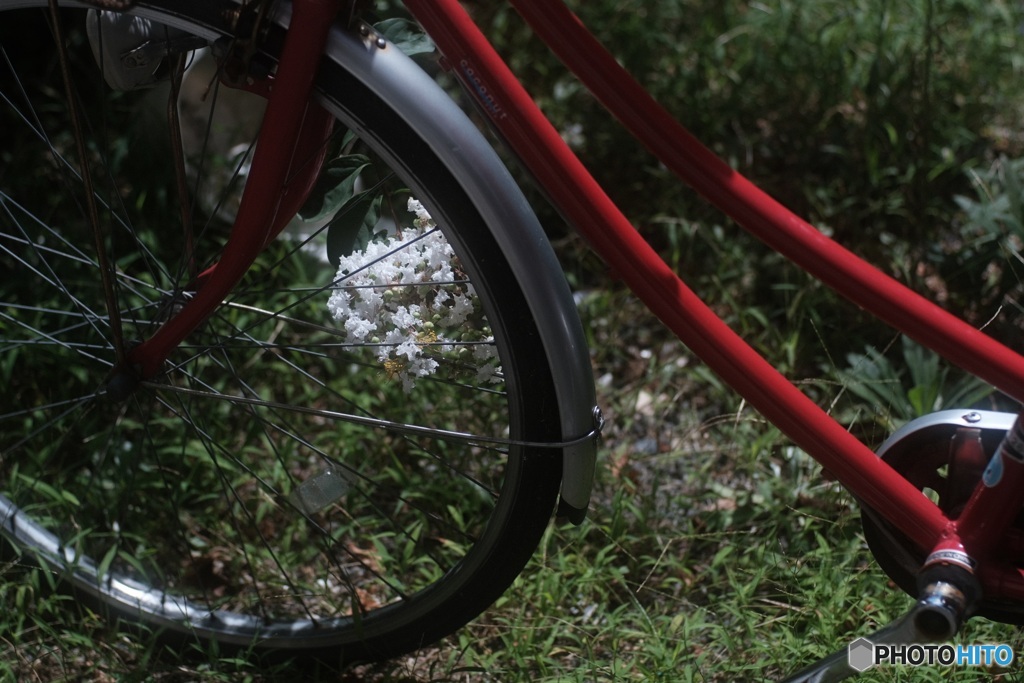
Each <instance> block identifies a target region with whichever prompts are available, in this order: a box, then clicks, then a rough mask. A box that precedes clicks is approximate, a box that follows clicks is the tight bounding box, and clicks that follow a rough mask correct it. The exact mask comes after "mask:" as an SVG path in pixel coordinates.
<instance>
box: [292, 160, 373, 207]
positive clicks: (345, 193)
mask: <svg viewBox="0 0 1024 683" xmlns="http://www.w3.org/2000/svg"><path fill="white" fill-rule="evenodd" d="M369 165H370V160H369V159H368V158H367V157H365V156H363V155H362V154H348V155H346V156H343V157H338V158H337V159H332V160H331V161H329V162H328V163H327V164H325V165H324V168H323V169H322V170H321V171H320V177H319V178H317V181H316V185H315V186H314V187H313V191H312V192H310V195H309V198H308V199H307V200H306V203H305V204H304V205H303V206H302V209H301V210H300V211H299V216H301V217H302V219H303V220H307V221H316V220H321V219H323V218H326V217H327V216H331V215H333V214H335V213H336V212H337V211H338V210H339V209H340V208H341V207H342V206H344V205H345V204H346V203H347V202H349V201H350V200H351V199H352V196H353V195H354V194H355V185H356V181H357V180H358V179H359V175H360V174H361V173H362V172H363V171H364V170H365V169H366V167H367V166H369Z"/></svg>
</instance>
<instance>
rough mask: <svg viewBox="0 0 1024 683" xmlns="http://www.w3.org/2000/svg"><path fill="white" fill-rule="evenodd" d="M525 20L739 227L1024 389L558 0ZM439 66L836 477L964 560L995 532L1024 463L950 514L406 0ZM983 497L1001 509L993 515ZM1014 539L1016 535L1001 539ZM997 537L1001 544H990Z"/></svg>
mask: <svg viewBox="0 0 1024 683" xmlns="http://www.w3.org/2000/svg"><path fill="white" fill-rule="evenodd" d="M511 4H512V5H514V6H515V7H516V9H517V10H518V11H519V12H520V14H521V15H522V16H523V18H524V19H525V20H526V21H527V23H528V24H529V25H530V27H531V28H532V29H533V30H534V32H535V33H536V34H537V35H538V36H539V37H540V38H541V39H542V40H543V41H544V42H545V43H546V44H547V45H548V46H549V47H550V48H551V49H552V50H553V51H554V52H555V53H556V55H557V56H558V57H559V59H560V60H561V61H562V62H563V63H564V64H565V65H566V66H567V67H568V68H569V69H570V70H571V71H573V72H574V73H575V74H576V75H577V76H578V77H579V79H580V80H581V81H582V82H583V84H584V85H585V86H586V87H587V88H588V89H589V90H590V91H591V92H592V93H594V94H595V95H596V96H597V97H598V99H600V100H601V102H602V103H603V104H604V105H605V106H606V108H608V109H609V111H611V113H612V114H614V115H615V116H616V117H617V118H618V119H619V120H620V121H621V122H622V123H623V125H624V126H625V127H626V128H627V129H628V130H629V131H630V132H631V133H633V134H634V135H635V136H636V137H637V138H638V139H639V140H640V141H641V142H642V143H644V145H645V146H646V147H647V148H648V149H649V150H650V151H651V152H653V153H654V154H655V156H657V158H658V159H659V160H660V161H662V162H663V163H664V164H665V165H666V166H667V167H669V168H670V169H672V170H673V171H674V172H675V173H676V174H677V175H679V176H680V178H682V179H683V180H684V181H685V182H686V183H687V184H689V185H690V186H692V187H693V188H694V189H696V190H697V191H698V192H700V193H701V194H702V195H703V196H704V197H705V198H706V199H708V200H709V201H710V202H711V203H713V204H714V205H715V206H717V207H718V208H719V209H721V210H722V211H724V212H725V213H726V214H728V215H729V216H731V217H732V218H733V219H735V220H736V222H737V223H739V224H740V225H741V226H743V227H744V228H745V229H747V230H748V231H749V232H751V233H752V234H753V235H755V236H756V237H758V238H759V239H761V240H762V241H764V242H765V243H766V244H768V245H769V246H770V247H772V248H773V249H775V250H776V251H778V252H779V253H781V254H783V255H784V256H786V257H787V258H789V259H790V260H792V261H793V262H794V263H796V264H797V265H799V266H800V267H802V268H803V269H804V270H806V271H807V272H808V273H809V274H811V275H813V276H814V277H816V278H817V279H819V280H821V281H822V282H824V283H825V284H827V285H829V286H830V287H832V288H833V289H835V290H836V291H837V292H839V293H840V294H842V295H843V296H845V297H846V298H848V299H849V300H851V301H853V302H854V303H856V304H857V305H859V306H861V307H862V308H864V309H866V310H867V311H869V312H870V313H872V314H874V315H876V316H877V317H878V318H880V319H881V320H883V321H885V322H886V323H888V324H890V325H891V326H893V327H895V328H896V329H899V330H901V331H902V332H904V333H906V334H907V335H909V336H910V337H912V338H914V339H916V340H917V341H918V342H920V343H922V344H924V345H925V346H927V347H929V348H931V349H933V350H934V351H936V352H937V353H939V354H940V355H942V356H944V357H946V358H948V359H949V360H951V361H952V362H954V363H955V364H957V365H959V366H961V367H963V368H964V369H966V370H968V371H969V372H972V373H973V374H975V375H977V376H978V377H980V378H982V379H984V380H985V381H987V382H989V383H991V384H993V385H994V386H996V387H998V388H999V389H1001V390H1002V391H1004V392H1005V393H1007V394H1008V395H1010V396H1012V397H1013V398H1015V399H1017V400H1021V401H1024V357H1021V356H1019V355H1018V354H1016V353H1014V352H1013V351H1011V350H1010V349H1007V348H1006V347H1005V346H1003V345H1001V344H999V343H997V342H995V341H994V340H992V339H991V338H989V337H987V336H986V335H984V334H983V333H981V332H979V331H978V330H975V329H974V328H972V327H970V326H969V325H967V324H966V323H964V322H963V321H961V320H959V319H958V318H955V317H954V316H952V315H950V314H949V313H947V312H946V311H944V310H942V309H941V308H939V307H938V306H936V305H934V304H932V303H931V302H929V301H927V300H926V299H924V298H923V297H921V296H919V295H917V294H916V293H914V292H912V291H911V290H909V289H908V288H906V287H905V286H903V285H902V284H900V283H898V282H896V281H895V280H893V279H891V278H889V277H888V276H886V275H885V274H883V273H881V272H880V271H878V270H877V269H875V268H873V267H872V266H870V265H869V264H867V263H865V262H864V261H862V260H861V259H859V258H858V257H857V256H855V255H853V254H852V253H850V252H848V251H847V250H846V249H844V248H843V247H841V246H840V245H838V244H837V243H835V242H833V241H832V240H830V239H828V238H827V237H825V236H824V235H822V234H821V233H820V232H819V231H818V230H816V229H815V228H814V227H813V226H811V225H809V224H808V223H807V222H806V221H804V220H802V219H800V218H799V217H798V216H796V215H795V214H793V213H792V212H790V211H789V210H787V209H786V208H785V207H783V206H782V205H780V204H779V203H778V202H776V201H775V200H773V199H772V198H771V197H769V196H767V195H766V194H765V193H763V192H762V191H761V190H759V189H758V188H757V187H755V186H754V185H753V184H752V183H751V182H750V181H748V180H747V179H745V178H744V177H742V176H741V175H740V174H739V173H737V172H735V171H734V170H733V169H731V168H730V167H729V166H728V165H727V164H726V163H725V162H723V161H722V160H721V159H719V158H718V157H716V156H715V155H714V154H713V153H712V152H711V151H710V150H708V149H707V148H706V147H704V146H703V145H701V144H700V143H699V142H698V141H697V140H696V138H694V137H693V135H691V134H690V133H689V132H688V131H687V130H686V129H685V128H684V127H683V126H682V125H681V124H679V123H678V122H677V121H676V120H675V119H674V118H673V117H672V116H671V115H669V114H668V113H667V112H666V111H665V110H664V109H663V108H662V107H660V106H659V105H658V104H657V103H656V102H655V101H654V100H653V99H652V98H651V96H650V95H649V94H648V93H647V92H646V91H645V90H644V89H643V87H642V86H640V85H639V84H638V83H637V82H636V81H635V80H634V79H633V78H632V77H631V76H630V75H629V74H628V73H627V72H626V71H625V70H624V69H622V67H620V66H619V65H618V63H617V62H616V61H615V59H614V58H613V57H612V56H611V55H610V54H609V53H608V52H607V50H605V49H604V47H603V46H602V45H601V44H600V43H599V42H598V41H597V40H596V39H595V38H594V37H593V36H592V35H591V34H590V33H589V32H588V31H587V29H586V28H585V27H584V26H583V25H582V23H581V22H580V21H579V19H577V18H576V17H575V16H574V15H573V14H572V12H570V11H569V9H568V8H567V7H566V6H565V5H564V4H563V3H561V2H553V1H552V2H526V1H525V0H511ZM406 6H407V7H408V8H409V10H410V11H411V12H412V14H413V15H414V16H415V18H416V19H417V20H418V21H419V22H420V23H421V24H422V25H423V26H424V28H425V29H426V31H427V33H428V34H429V35H430V36H431V37H432V38H433V39H434V41H435V42H436V43H437V45H438V47H439V49H440V50H441V53H442V54H443V55H444V57H445V59H446V60H447V62H448V65H449V67H450V68H451V69H452V70H453V71H454V72H455V73H456V74H457V75H458V77H459V78H460V79H461V80H462V81H463V82H464V83H465V85H466V86H467V87H468V89H469V90H470V91H471V92H474V93H475V94H476V96H477V98H478V100H479V101H480V103H481V104H482V105H483V107H484V109H485V110H486V111H487V112H488V113H489V115H490V117H491V120H492V122H493V123H494V125H495V126H496V127H497V128H498V129H499V130H500V131H501V133H502V134H503V135H504V137H505V138H506V140H507V142H508V143H509V145H510V146H511V147H512V149H513V150H514V151H515V152H516V153H517V154H518V155H519V157H520V159H522V160H523V162H524V164H525V165H526V167H527V168H528V169H529V170H530V171H531V172H532V173H533V174H534V176H535V177H536V178H537V181H538V182H539V184H540V185H541V186H542V187H544V188H545V190H546V191H547V193H548V194H549V196H550V197H551V198H552V202H553V203H554V204H555V205H556V206H557V207H558V208H559V209H560V210H561V211H562V212H563V213H564V215H566V216H567V217H568V218H569V220H570V221H571V222H572V223H573V225H574V226H575V227H576V229H577V230H578V231H579V232H580V233H581V234H582V235H583V236H584V237H585V238H586V239H587V240H588V241H589V243H590V244H591V246H592V247H593V248H594V250H595V251H597V252H598V253H599V254H600V255H601V256H602V258H604V259H605V260H606V262H607V263H608V264H609V265H610V266H611V267H612V268H613V269H614V270H615V272H616V274H617V275H618V276H619V277H621V278H622V280H623V281H624V282H625V283H626V284H627V285H628V286H629V287H630V289H632V290H633V291H634V292H635V293H636V294H637V296H639V297H640V299H641V300H642V301H643V302H644V303H645V304H646V305H647V306H648V307H649V308H650V309H651V310H652V312H654V313H655V314H656V315H657V316H658V317H659V318H660V319H661V320H662V322H664V323H665V324H666V325H667V326H668V327H669V328H670V329H672V331H673V332H675V333H676V335H677V336H678V337H679V339H680V340H681V341H682V342H683V343H684V344H686V345H687V346H688V347H689V348H690V349H691V350H692V351H693V352H694V353H695V354H696V355H697V356H698V357H699V358H700V359H701V360H702V361H704V362H705V363H707V365H708V366H709V367H710V368H711V369H713V370H714V371H715V372H716V373H717V374H718V375H719V376H720V377H722V378H723V379H724V380H725V381H726V382H727V383H729V385H730V386H732V387H733V388H734V389H735V390H736V391H737V392H738V393H739V394H740V395H741V396H743V398H745V399H746V400H747V401H748V402H749V403H750V404H751V405H752V406H754V408H756V409H757V410H758V411H759V412H760V413H761V414H763V415H764V416H765V417H766V418H767V419H768V420H769V421H770V422H772V423H773V424H774V425H776V426H777V427H778V428H779V429H780V430H781V431H782V432H783V433H785V434H786V435H787V436H788V437H789V438H791V439H792V440H793V441H794V442H795V443H796V444H797V445H799V446H800V447H801V448H802V449H804V450H805V451H806V452H808V453H809V454H810V455H811V456H812V457H814V458H815V459H816V460H817V461H818V462H819V463H821V465H822V466H823V467H824V468H825V469H826V470H828V471H829V472H830V473H831V474H832V475H834V476H835V477H836V479H838V480H839V481H840V482H841V483H842V484H843V485H844V486H845V487H846V488H847V489H848V490H849V491H851V492H852V493H853V494H854V495H855V496H857V497H858V498H859V499H861V500H862V501H863V502H864V504H866V505H868V506H869V507H871V508H872V509H874V510H875V511H877V512H878V513H880V514H881V515H882V516H883V517H884V518H885V519H887V520H888V521H889V522H891V523H892V524H893V525H894V526H896V527H897V528H899V529H900V530H901V531H902V532H903V533H905V534H906V535H907V536H908V537H909V538H911V539H912V540H913V542H915V543H916V544H917V545H918V546H919V547H920V548H921V549H922V550H926V551H934V552H943V557H946V558H948V557H949V556H950V554H949V552H948V551H952V552H953V553H960V554H961V555H962V556H963V557H965V558H967V559H966V560H965V562H967V563H970V564H973V562H974V560H976V559H977V558H988V557H989V556H990V555H991V554H992V551H993V549H994V548H995V547H996V545H997V544H1000V543H1002V542H1003V538H1004V536H1005V534H1006V531H1007V528H1008V525H1009V523H1010V521H1011V520H1012V519H1013V517H1014V516H1015V515H1016V513H1017V511H1019V509H1020V507H1021V503H1022V496H1021V495H1020V491H1021V490H1022V489H1021V485H1024V465H1022V466H1019V467H1015V466H1012V465H1011V466H1010V467H1008V468H1007V470H1008V471H1006V472H1005V473H1004V476H1003V479H1002V480H1001V481H1000V485H999V486H998V487H994V488H988V487H984V486H982V485H980V484H979V486H978V489H977V490H976V491H975V494H974V497H973V498H972V499H971V502H970V503H969V508H970V509H971V511H972V514H970V515H966V514H965V515H962V516H961V518H960V519H959V520H958V521H957V522H953V521H950V520H949V519H947V518H946V517H945V515H944V514H943V513H942V512H941V511H940V510H939V509H938V508H937V507H936V506H935V505H934V504H933V503H932V502H931V501H930V500H928V499H927V498H926V497H925V496H924V495H923V494H922V493H921V492H920V491H918V490H917V489H916V488H915V487H913V486H912V485H910V484H909V483H908V482H907V481H906V480H905V479H904V478H903V477H902V476H901V475H899V474H898V473H896V472H895V471H894V470H893V469H892V468H891V467H889V466H888V465H887V464H886V463H884V462H883V461H881V460H880V459H879V458H878V457H877V456H876V455H875V454H874V453H873V452H872V451H870V450H869V449H868V448H867V447H866V446H864V445H863V444H862V443H860V442H859V441H858V440H857V439H855V438H854V437H853V436H852V435H850V434H849V432H847V431H846V430H845V429H844V428H843V427H842V426H841V425H839V424H838V423H836V422H835V421H834V420H833V419H832V418H831V417H829V416H828V415H827V414H826V413H825V412H824V411H823V410H822V409H821V408H819V407H818V406H817V405H815V404H814V403H813V402H812V401H811V400H810V399H808V398H807V397H806V396H805V395H804V394H803V393H802V392H800V391H799V390H798V389H797V388H796V387H794V386H793V385H792V384H791V383H790V382H789V381H788V380H786V378H785V377H783V376H782V375H781V374H780V373H779V372H778V371H776V370H775V368H774V367H772V366H771V365H770V364H769V363H768V362H767V361H765V360H764V359H763V358H762V357H761V356H760V355H758V354H757V353H756V352H755V351H754V350H753V349H752V348H751V347H750V346H749V345H748V344H746V343H745V342H744V341H743V340H742V339H741V338H740V337H739V336H738V335H736V334H735V333H734V332H733V331H732V330H731V329H729V328H728V326H726V325H725V324H724V323H723V322H722V321H721V320H720V319H719V318H718V317H717V316H716V315H715V314H714V313H713V312H712V311H711V310H710V309H709V308H708V307H707V306H706V305H705V304H704V303H703V302H702V301H701V300H700V299H699V297H697V296H696V294H694V293H693V291H691V290H690V288H689V287H687V286H686V284H685V283H684V282H683V281H682V280H681V279H680V278H679V277H678V275H677V274H676V273H675V272H673V271H672V270H671V269H670V268H669V267H668V266H667V265H666V264H665V263H664V261H662V259H661V258H660V257H659V256H658V255H657V254H656V253H655V252H654V250H653V249H651V247H650V246H649V245H648V244H647V243H646V242H644V240H643V239H642V238H641V237H640V236H639V235H638V233H637V232H636V231H635V230H634V229H633V227H632V225H630V223H629V221H628V220H627V219H626V218H625V216H623V215H622V213H621V212H620V211H619V210H618V209H617V208H616V207H615V205H614V204H613V203H612V201H611V200H610V199H609V198H608V197H607V195H606V194H605V193H604V191H603V190H602V189H601V188H600V187H599V186H598V184H597V183H596V181H595V180H594V179H593V178H592V176H591V175H590V174H589V172H588V171H587V170H586V169H585V168H584V167H583V165H582V164H581V163H580V161H579V160H578V159H577V158H576V156H575V155H574V154H573V152H572V151H571V150H570V149H569V147H568V145H566V144H565V142H564V141H563V140H562V138H561V136H560V135H559V134H558V132H557V131H556V130H555V129H554V127H553V126H552V125H551V123H550V122H548V121H547V119H546V118H545V117H544V115H543V114H542V113H541V112H540V110H539V109H538V108H537V106H536V105H535V104H534V102H533V100H532V98H530V96H529V95H528V94H527V93H526V91H525V90H524V89H523V88H522V86H521V85H520V84H519V83H518V81H517V80H516V78H515V76H514V75H513V74H512V73H511V71H510V70H509V69H508V67H507V66H506V65H505V64H504V62H503V61H502V60H501V58H500V57H499V56H498V54H497V53H496V52H495V51H494V49H493V48H492V47H491V45H490V44H489V42H488V41H487V39H486V38H485V37H484V36H483V34H482V33H481V32H480V31H479V29H478V28H477V27H476V25H475V24H474V23H473V22H472V20H471V18H470V17H469V16H468V15H467V14H466V12H465V11H464V10H463V9H462V8H461V7H460V6H459V4H458V2H456V0H407V1H406ZM993 511H1000V512H1004V511H1005V514H1003V515H1001V517H1003V519H998V520H997V519H994V518H993V516H992V515H991V513H992V512H993ZM1010 545H1012V546H1013V547H1015V548H1020V547H1021V546H1020V543H1019V542H1016V539H1015V542H1013V543H1011V544H1010ZM1004 547H1005V546H1004ZM980 578H981V579H982V582H983V585H984V589H985V594H986V597H989V598H999V597H1005V598H1010V599H1020V598H1022V597H1024V578H1022V575H1021V572H1020V571H1018V569H1017V568H1016V567H1015V566H1014V565H1012V564H1010V563H1005V564H1000V563H994V564H992V565H985V567H984V568H983V571H982V572H981V577H980Z"/></svg>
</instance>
